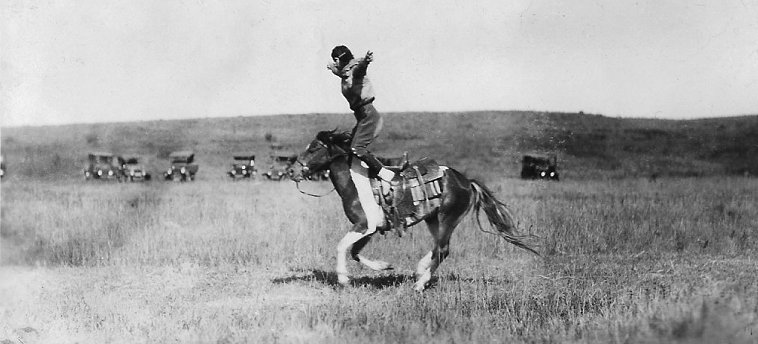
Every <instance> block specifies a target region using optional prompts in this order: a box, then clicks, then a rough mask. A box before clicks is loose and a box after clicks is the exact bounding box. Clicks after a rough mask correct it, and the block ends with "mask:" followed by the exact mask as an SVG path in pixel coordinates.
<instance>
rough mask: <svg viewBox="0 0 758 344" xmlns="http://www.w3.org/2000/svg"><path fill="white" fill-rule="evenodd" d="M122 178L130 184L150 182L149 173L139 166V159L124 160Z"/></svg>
mask: <svg viewBox="0 0 758 344" xmlns="http://www.w3.org/2000/svg"><path fill="white" fill-rule="evenodd" d="M124 160H125V162H124V177H125V178H126V180H128V181H130V182H138V181H147V180H150V172H148V171H147V169H145V166H144V165H142V164H140V162H139V158H137V157H128V158H126V159H124Z"/></svg>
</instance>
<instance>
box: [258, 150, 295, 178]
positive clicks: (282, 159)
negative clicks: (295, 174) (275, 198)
mask: <svg viewBox="0 0 758 344" xmlns="http://www.w3.org/2000/svg"><path fill="white" fill-rule="evenodd" d="M295 160H297V155H272V156H271V166H270V167H269V170H268V171H266V172H263V176H264V177H266V178H267V179H269V180H279V181H281V180H285V179H287V178H288V177H289V176H290V174H291V173H292V169H291V167H292V164H293V163H294V162H295Z"/></svg>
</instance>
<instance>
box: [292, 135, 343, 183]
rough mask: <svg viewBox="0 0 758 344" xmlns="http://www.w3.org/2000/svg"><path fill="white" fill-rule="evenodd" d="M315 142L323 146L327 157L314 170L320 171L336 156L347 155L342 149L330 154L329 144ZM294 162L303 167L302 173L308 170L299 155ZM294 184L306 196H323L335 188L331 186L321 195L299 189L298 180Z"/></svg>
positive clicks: (335, 158) (319, 141)
mask: <svg viewBox="0 0 758 344" xmlns="http://www.w3.org/2000/svg"><path fill="white" fill-rule="evenodd" d="M315 142H317V143H318V144H319V145H320V146H321V147H323V148H324V149H326V154H328V159H327V160H326V161H325V162H324V163H323V164H321V165H319V166H318V167H317V168H315V169H314V170H315V171H320V170H321V169H323V167H324V166H329V165H330V164H331V163H332V162H334V160H337V158H340V157H343V156H348V155H349V154H348V153H347V152H344V151H343V152H342V153H340V154H337V155H331V153H330V150H329V146H327V145H326V144H325V143H323V142H321V140H315ZM295 162H296V163H297V164H298V165H300V167H301V168H302V169H303V173H308V172H310V168H308V165H306V164H304V163H303V162H302V161H300V157H299V156H298V158H297V159H296V160H295ZM295 186H296V187H297V191H300V193H301V194H303V195H308V196H311V197H324V196H326V195H328V194H330V193H332V191H334V190H336V188H332V189H331V190H329V191H328V192H327V193H325V194H323V195H316V194H312V193H309V192H305V191H303V190H301V189H300V182H299V181H295Z"/></svg>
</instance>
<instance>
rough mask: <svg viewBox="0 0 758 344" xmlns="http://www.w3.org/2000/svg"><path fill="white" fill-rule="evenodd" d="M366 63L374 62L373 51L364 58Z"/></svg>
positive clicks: (368, 52)
mask: <svg viewBox="0 0 758 344" xmlns="http://www.w3.org/2000/svg"><path fill="white" fill-rule="evenodd" d="M364 59H365V60H366V62H371V61H374V53H373V52H371V50H369V51H367V52H366V57H365V58H364Z"/></svg>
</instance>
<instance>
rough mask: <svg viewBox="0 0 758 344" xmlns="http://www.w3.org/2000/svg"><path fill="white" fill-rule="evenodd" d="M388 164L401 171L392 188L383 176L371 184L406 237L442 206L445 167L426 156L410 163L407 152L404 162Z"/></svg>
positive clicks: (382, 204)
mask: <svg viewBox="0 0 758 344" xmlns="http://www.w3.org/2000/svg"><path fill="white" fill-rule="evenodd" d="M386 167H387V168H389V169H391V170H393V171H395V173H397V176H396V177H395V178H396V180H394V181H393V183H392V186H391V187H390V189H389V190H387V183H383V182H382V181H381V180H380V179H379V178H372V179H371V187H372V189H373V192H374V198H375V199H376V201H377V203H378V204H379V205H380V206H381V207H382V209H383V210H384V213H385V216H386V218H387V219H388V220H389V222H390V227H391V228H393V229H395V231H396V233H397V234H398V235H399V236H402V235H403V234H404V233H405V229H406V228H407V227H409V226H412V225H414V224H416V223H418V222H419V221H421V220H423V219H424V217H426V216H427V215H429V214H430V213H431V212H432V211H433V209H436V208H437V207H438V206H439V205H440V201H441V197H440V196H441V195H442V183H441V179H442V176H443V175H444V172H445V168H444V167H442V166H440V165H439V164H438V163H437V162H436V161H434V160H433V159H430V158H426V157H425V158H421V159H419V160H417V161H415V162H413V163H408V160H407V153H406V154H405V155H404V159H403V161H402V163H401V165H399V166H386Z"/></svg>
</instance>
